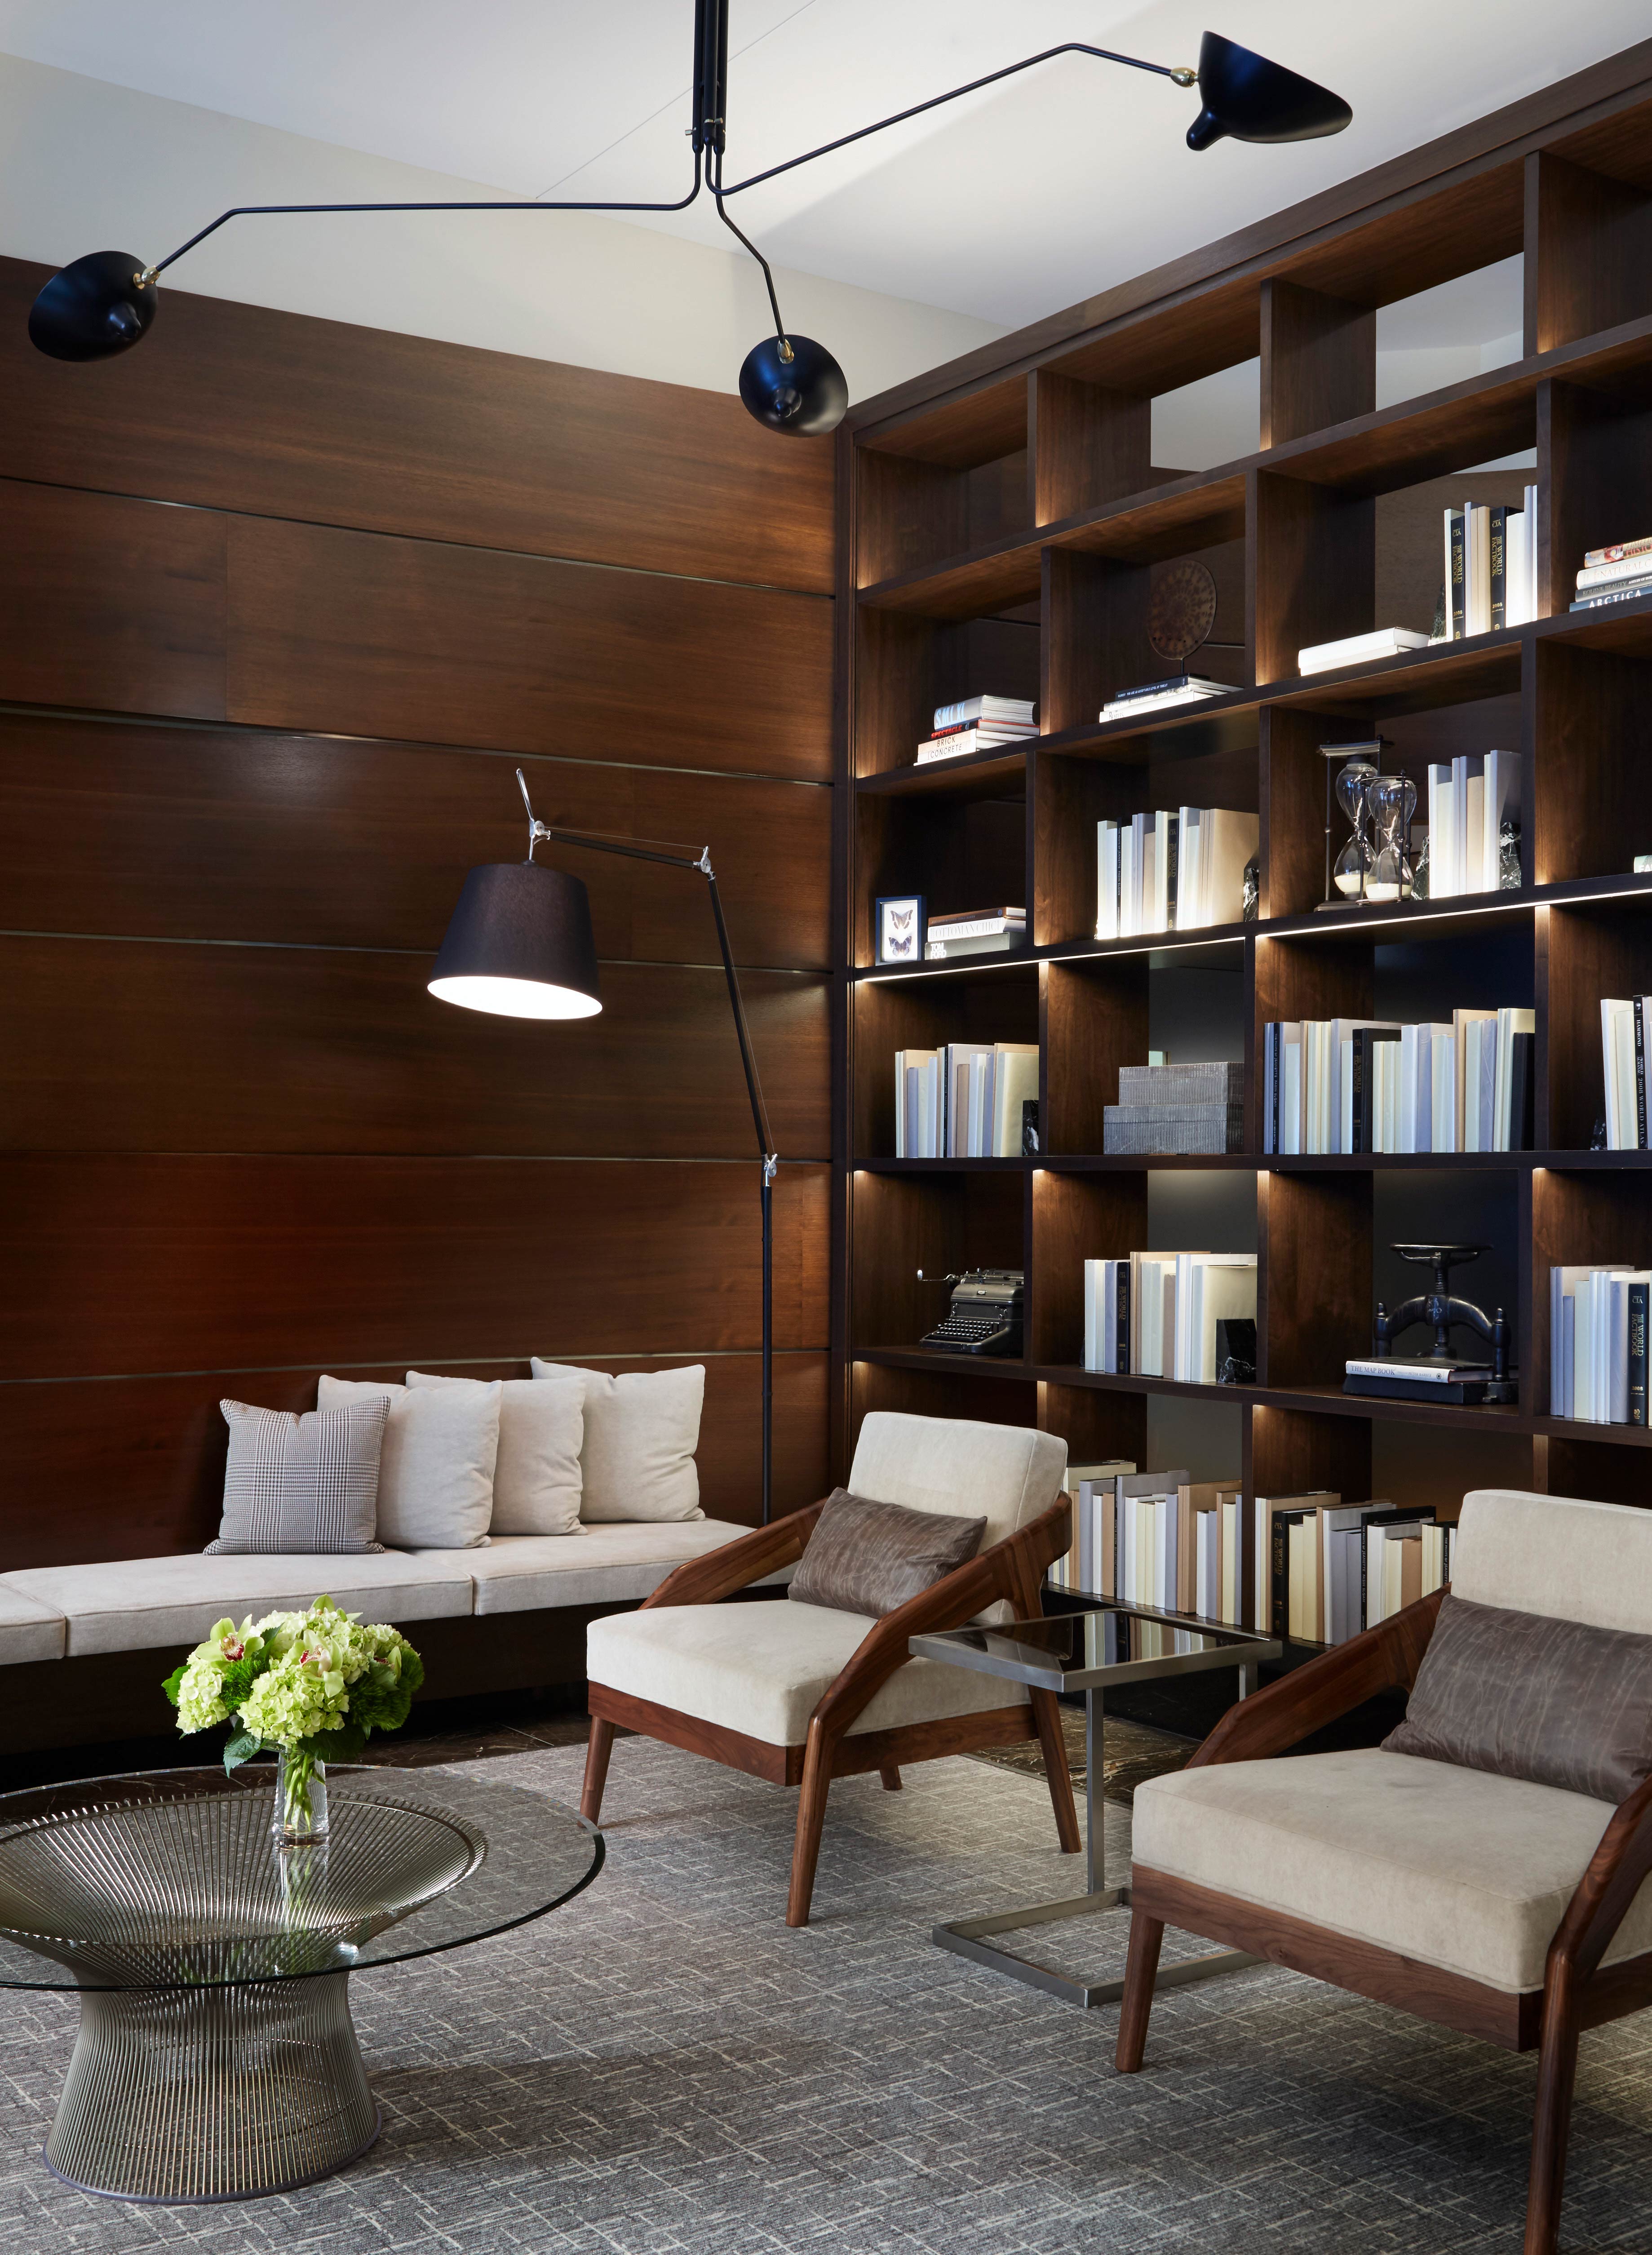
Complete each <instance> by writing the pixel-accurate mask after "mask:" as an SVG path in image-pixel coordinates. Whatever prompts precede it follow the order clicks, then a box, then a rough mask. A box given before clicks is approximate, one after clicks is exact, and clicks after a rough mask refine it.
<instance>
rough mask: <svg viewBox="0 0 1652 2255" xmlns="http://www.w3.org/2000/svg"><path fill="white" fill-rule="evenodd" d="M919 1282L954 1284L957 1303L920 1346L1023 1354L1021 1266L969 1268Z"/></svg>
mask: <svg viewBox="0 0 1652 2255" xmlns="http://www.w3.org/2000/svg"><path fill="white" fill-rule="evenodd" d="M917 1274H918V1281H919V1282H920V1283H921V1282H930V1283H944V1284H950V1285H952V1287H953V1304H952V1306H951V1307H950V1308H949V1309H948V1310H947V1312H946V1320H945V1321H944V1322H943V1323H939V1324H937V1325H936V1327H935V1329H934V1330H933V1331H930V1332H929V1333H927V1334H926V1336H925V1337H924V1338H922V1339H920V1340H919V1342H918V1344H919V1345H920V1346H926V1347H937V1348H938V1349H939V1350H940V1351H941V1352H943V1353H944V1354H1019V1353H1020V1352H1021V1309H1022V1292H1023V1273H1022V1271H1021V1270H1020V1269H1019V1268H967V1269H966V1270H965V1271H964V1274H963V1275H961V1276H939V1277H929V1278H927V1279H926V1278H925V1277H924V1272H923V1270H922V1269H921V1268H920V1269H919V1270H918V1272H917Z"/></svg>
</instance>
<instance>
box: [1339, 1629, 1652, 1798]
mask: <svg viewBox="0 0 1652 2255" xmlns="http://www.w3.org/2000/svg"><path fill="white" fill-rule="evenodd" d="M1382 1743H1383V1746H1385V1747H1386V1748H1387V1749H1388V1752H1389V1753H1396V1754H1420V1755H1421V1756H1422V1757H1423V1759H1424V1760H1425V1761H1439V1762H1454V1763H1456V1764H1457V1765H1458V1767H1459V1768H1462V1769H1487V1770H1491V1771H1493V1772H1494V1774H1496V1775H1497V1776H1499V1777H1520V1778H1525V1779H1526V1780H1527V1781H1529V1783H1531V1784H1533V1785H1553V1786H1558V1787H1559V1788H1561V1790H1562V1791H1563V1792H1566V1793H1585V1794H1587V1795H1588V1796H1589V1798H1590V1799H1591V1800H1592V1801H1610V1802H1620V1801H1624V1800H1627V1797H1628V1795H1630V1794H1632V1793H1633V1792H1634V1788H1636V1786H1637V1785H1639V1784H1640V1783H1641V1781H1642V1780H1643V1779H1644V1778H1646V1777H1648V1775H1652V1636H1634V1635H1631V1634H1630V1633H1629V1632H1628V1631H1627V1629H1616V1628H1591V1627H1588V1626H1585V1624H1583V1623H1582V1622H1578V1621H1566V1620H1552V1619H1550V1618H1549V1616H1548V1615H1547V1614H1545V1613H1517V1612H1506V1611H1505V1610H1504V1609H1503V1608H1502V1607H1501V1605H1471V1604H1470V1603H1469V1601H1468V1600H1467V1598H1454V1597H1450V1596H1448V1597H1447V1598H1446V1599H1445V1603H1444V1605H1442V1606H1441V1607H1440V1617H1439V1619H1438V1621H1437V1622H1436V1623H1435V1625H1434V1633H1433V1635H1432V1636H1431V1638H1430V1640H1429V1647H1428V1650H1427V1651H1426V1652H1425V1653H1424V1655H1423V1664H1422V1666H1421V1667H1420V1668H1418V1670H1417V1688H1416V1689H1414V1690H1413V1692H1412V1694H1411V1698H1410V1704H1409V1708H1408V1710H1407V1712H1406V1718H1405V1720H1404V1721H1403V1722H1402V1724H1401V1725H1400V1727H1399V1729H1398V1730H1397V1731H1391V1732H1389V1733H1388V1737H1387V1738H1386V1739H1383V1741H1382Z"/></svg>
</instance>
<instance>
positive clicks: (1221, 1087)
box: [1101, 1064, 1245, 1158]
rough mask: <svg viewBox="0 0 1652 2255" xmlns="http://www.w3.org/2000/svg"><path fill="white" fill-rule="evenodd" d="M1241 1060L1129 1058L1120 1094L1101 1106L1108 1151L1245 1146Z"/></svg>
mask: <svg viewBox="0 0 1652 2255" xmlns="http://www.w3.org/2000/svg"><path fill="white" fill-rule="evenodd" d="M1244 1094H1245V1068H1244V1066H1243V1065H1242V1064H1127V1065H1121V1066H1120V1068H1119V1100H1118V1102H1117V1103H1116V1104H1108V1105H1104V1106H1103V1107H1102V1112H1101V1149H1102V1150H1103V1151H1104V1152H1105V1153H1107V1155H1108V1156H1110V1157H1124V1158H1139V1157H1142V1156H1144V1155H1147V1154H1151V1153H1155V1152H1157V1153H1162V1154H1163V1155H1165V1156H1171V1157H1177V1158H1187V1157H1196V1156H1202V1155H1208V1154H1211V1153H1215V1152H1227V1151H1242V1150H1243V1149H1244V1148H1245V1101H1244Z"/></svg>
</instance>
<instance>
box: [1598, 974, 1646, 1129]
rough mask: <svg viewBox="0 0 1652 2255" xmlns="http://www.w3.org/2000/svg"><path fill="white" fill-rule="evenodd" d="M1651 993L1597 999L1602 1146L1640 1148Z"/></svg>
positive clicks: (1644, 1122)
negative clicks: (1603, 1080)
mask: <svg viewBox="0 0 1652 2255" xmlns="http://www.w3.org/2000/svg"><path fill="white" fill-rule="evenodd" d="M1649 1013H1652V994H1637V995H1635V996H1634V999H1633V1000H1632V1001H1620V1000H1619V999H1618V998H1617V997H1615V996H1611V995H1602V997H1601V999H1600V1051H1601V1064H1602V1065H1603V1067H1604V1070H1605V1078H1606V1149H1607V1150H1608V1151H1644V1150H1645V1149H1647V1148H1648V1146H1647V1123H1646V1043H1647V1035H1648V1030H1652V1015H1648V1014H1649Z"/></svg>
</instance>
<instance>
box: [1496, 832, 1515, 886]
mask: <svg viewBox="0 0 1652 2255" xmlns="http://www.w3.org/2000/svg"><path fill="white" fill-rule="evenodd" d="M1497 839H1498V850H1497V889H1498V891H1499V892H1500V893H1517V892H1518V891H1519V890H1520V825H1519V823H1517V822H1516V821H1515V819H1514V818H1513V816H1512V815H1508V814H1506V815H1505V816H1504V817H1503V822H1502V827H1501V829H1500V830H1499V832H1498V833H1497Z"/></svg>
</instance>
